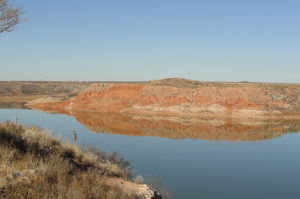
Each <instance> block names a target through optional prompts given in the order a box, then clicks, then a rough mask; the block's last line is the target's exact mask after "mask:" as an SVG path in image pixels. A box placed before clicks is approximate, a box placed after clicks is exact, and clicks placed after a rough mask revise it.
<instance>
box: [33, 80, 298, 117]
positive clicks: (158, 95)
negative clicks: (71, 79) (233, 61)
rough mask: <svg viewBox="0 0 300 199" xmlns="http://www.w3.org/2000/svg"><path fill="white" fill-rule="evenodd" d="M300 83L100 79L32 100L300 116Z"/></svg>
mask: <svg viewBox="0 0 300 199" xmlns="http://www.w3.org/2000/svg"><path fill="white" fill-rule="evenodd" d="M299 94H300V85H298V84H260V83H205V82H197V81H191V80H183V79H165V80H157V81H152V82H149V83H95V84H92V85H90V86H89V87H88V88H87V89H86V90H84V91H82V92H80V93H79V94H77V95H76V96H74V97H72V98H70V99H67V100H60V99H53V98H51V99H49V98H46V99H45V98H44V99H39V100H35V101H32V102H30V103H28V106H30V107H33V108H35V109H40V110H44V111H56V112H61V113H64V114H71V115H72V112H74V111H96V112H122V113H133V114H139V113H141V114H163V115H197V116H205V117H232V118H300V95H299Z"/></svg>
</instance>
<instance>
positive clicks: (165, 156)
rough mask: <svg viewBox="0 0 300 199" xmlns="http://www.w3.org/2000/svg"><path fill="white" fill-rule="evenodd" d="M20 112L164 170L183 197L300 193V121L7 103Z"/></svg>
mask: <svg viewBox="0 0 300 199" xmlns="http://www.w3.org/2000/svg"><path fill="white" fill-rule="evenodd" d="M16 118H17V119H18V121H19V122H20V123H24V124H26V125H37V126H41V127H42V128H44V129H49V130H51V131H53V132H54V134H61V135H62V138H64V139H69V140H72V139H73V132H72V130H73V129H74V130H75V131H76V132H77V134H78V144H92V145H93V146H95V147H97V148H100V149H104V150H106V151H108V152H115V151H116V152H118V153H119V154H120V155H122V156H123V157H124V158H125V159H127V160H129V161H130V162H131V164H132V166H133V167H134V169H135V173H136V174H141V175H143V176H151V177H161V178H162V180H163V182H164V183H165V185H166V187H168V189H169V190H170V191H171V192H173V197H172V198H174V199H175V198H176V199H179V198H180V199H181V198H183V199H202V198H203V199H254V198H255V199H269V198H270V199H276V198H278V199H279V198H280V199H282V198H285V199H299V198H300V155H299V154H300V133H297V132H300V130H299V129H300V123H299V122H298V121H271V122H270V121H251V120H244V121H243V120H239V121H232V120H228V119H207V118H206V119H203V118H202V119H201V118H183V117H171V116H170V117H158V116H157V117H154V116H125V115H121V114H105V113H102V114H98V113H84V112H82V113H76V114H74V117H73V116H68V115H63V114H49V113H43V112H39V111H35V110H26V109H0V121H4V120H13V121H15V120H16Z"/></svg>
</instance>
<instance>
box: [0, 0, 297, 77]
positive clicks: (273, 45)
mask: <svg viewBox="0 0 300 199" xmlns="http://www.w3.org/2000/svg"><path fill="white" fill-rule="evenodd" d="M11 2H12V3H13V4H14V5H19V6H21V7H22V8H23V10H24V11H25V14H24V16H23V17H24V18H25V20H24V22H23V23H22V24H20V25H18V26H17V27H16V28H15V30H14V31H13V32H10V33H3V34H0V69H1V72H0V80H2V81H4V80H5V81H6V80H45V81H53V80H59V81H147V80H154V79H162V78H171V77H181V78H187V79H193V80H199V81H251V82H278V83H280V82H291V83H300V11H299V10H300V1H299V0H251V1H250V0H248V1H246V0H226V1H225V0H206V1H201V0H88V1H84V0H43V1H41V0H12V1H11Z"/></svg>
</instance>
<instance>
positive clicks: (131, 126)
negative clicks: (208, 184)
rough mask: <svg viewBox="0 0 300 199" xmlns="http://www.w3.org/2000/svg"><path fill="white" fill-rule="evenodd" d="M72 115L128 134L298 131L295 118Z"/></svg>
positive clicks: (231, 137)
mask: <svg viewBox="0 0 300 199" xmlns="http://www.w3.org/2000/svg"><path fill="white" fill-rule="evenodd" d="M72 115H73V116H74V117H75V118H76V119H77V121H78V122H79V123H81V124H82V125H84V126H86V127H87V128H89V129H90V130H91V131H93V132H97V133H102V132H105V133H110V134H120V135H129V136H155V137H164V138H172V139H185V138H192V139H202V140H227V141H256V140H266V139H272V138H275V137H280V136H282V135H283V134H285V133H290V132H299V131H300V123H299V122H298V121H285V120H249V119H248V120H232V119H228V118H227V119H216V118H214V119H204V118H197V117H179V116H153V115H152V116H145V115H125V114H120V113H99V112H73V113H72Z"/></svg>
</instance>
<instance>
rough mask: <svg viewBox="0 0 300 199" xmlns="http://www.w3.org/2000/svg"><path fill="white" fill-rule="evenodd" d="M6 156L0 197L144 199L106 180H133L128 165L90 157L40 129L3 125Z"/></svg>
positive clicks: (1, 145)
mask: <svg viewBox="0 0 300 199" xmlns="http://www.w3.org/2000/svg"><path fill="white" fill-rule="evenodd" d="M0 151H1V153H0V198H9V199H20V198H28V199H29V198H30V199H38V198H64V199H69V198H70V199H76V198H106V199H116V198H120V199H126V198H138V197H137V196H135V194H134V193H128V192H124V190H122V189H121V188H120V187H118V186H115V185H114V186H111V185H109V184H108V183H107V180H106V179H108V178H110V179H111V178H112V177H115V178H122V179H125V180H132V174H131V170H130V168H129V163H128V162H126V161H124V160H123V159H122V158H121V157H119V156H118V155H116V154H113V155H108V154H106V153H103V152H99V151H96V150H90V151H89V152H86V151H84V150H83V149H81V148H80V147H78V146H74V145H73V144H72V143H70V142H62V141H61V139H60V138H55V137H53V136H52V135H49V133H47V132H46V133H45V131H43V130H42V129H40V128H37V127H30V128H26V127H24V126H23V125H17V124H15V123H12V122H4V123H1V124H0Z"/></svg>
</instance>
